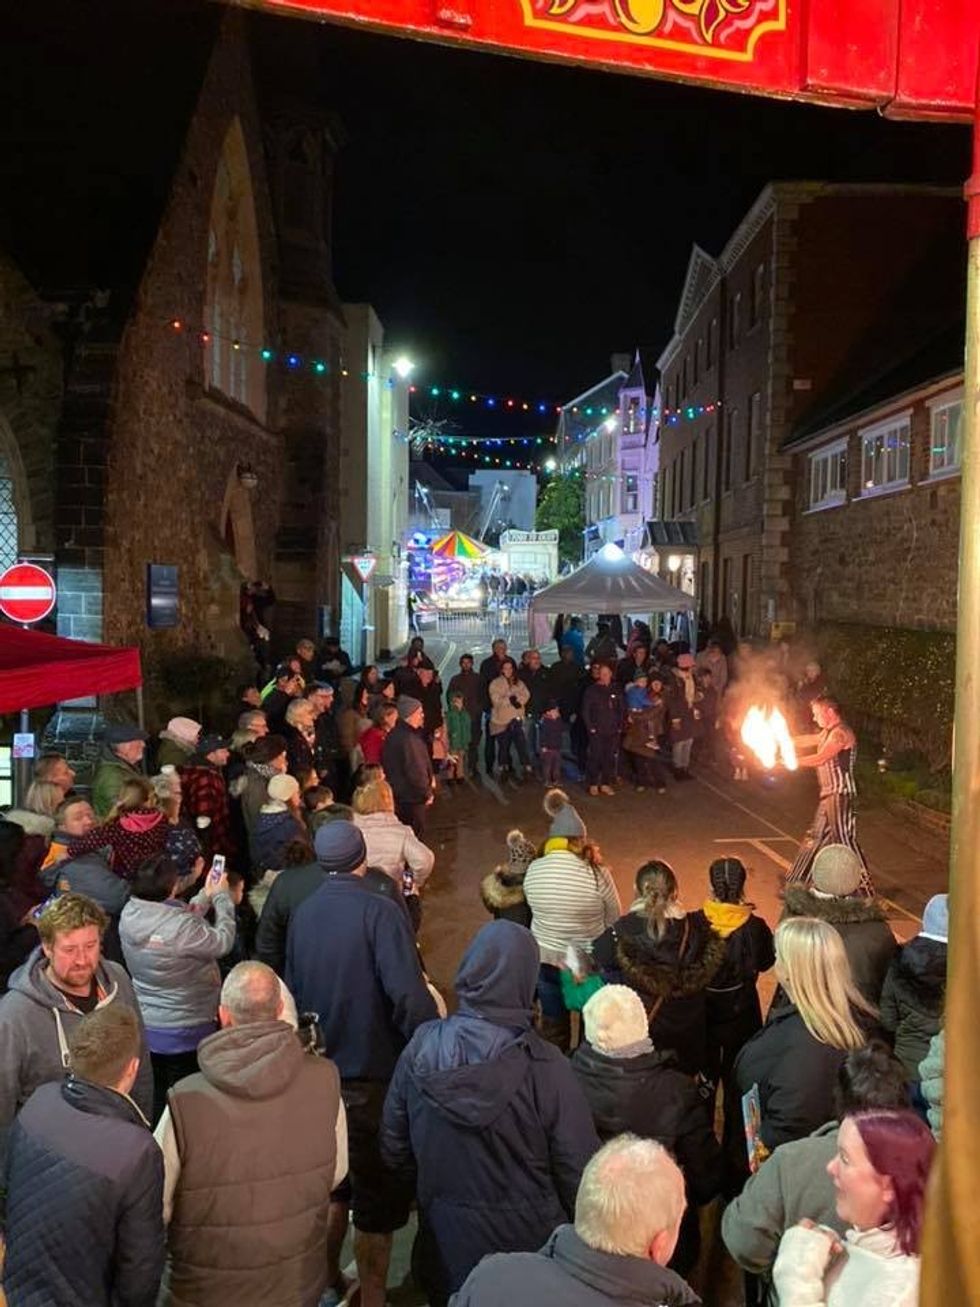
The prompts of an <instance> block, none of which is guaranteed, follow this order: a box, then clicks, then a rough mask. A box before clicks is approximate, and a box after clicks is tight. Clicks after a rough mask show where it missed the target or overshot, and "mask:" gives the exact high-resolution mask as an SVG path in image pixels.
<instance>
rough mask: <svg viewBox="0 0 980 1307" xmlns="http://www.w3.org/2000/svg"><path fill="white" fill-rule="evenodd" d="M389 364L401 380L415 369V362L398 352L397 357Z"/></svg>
mask: <svg viewBox="0 0 980 1307" xmlns="http://www.w3.org/2000/svg"><path fill="white" fill-rule="evenodd" d="M391 366H392V367H393V368H394V370H395V371H396V372H397V373H398V375H399V376H400V377H401V379H402V381H404V380H405V379H406V378H407V377H408V375H409V373H411V372H414V370H415V364H414V363H413V362H412V360H411V359H410V358H408V357H407V356H406V355H404V354H399V356H398V358H396V359H395V361H394V363H392V365H391Z"/></svg>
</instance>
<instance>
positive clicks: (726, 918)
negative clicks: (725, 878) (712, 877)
mask: <svg viewBox="0 0 980 1307" xmlns="http://www.w3.org/2000/svg"><path fill="white" fill-rule="evenodd" d="M704 915H705V916H706V917H707V918H708V921H709V922H710V923H711V929H712V930H713V931H715V933H716V934H718V935H720V936H721V937H722V939H727V938H728V936H729V935H730V934H731V933H732V931H733V930H738V928H739V926H744V925H745V923H746V922H747V921H748V919H749V917H751V915H752V909H751V907H750V906H749V905H748V903H719V902H718V900H717V899H705V901H704Z"/></svg>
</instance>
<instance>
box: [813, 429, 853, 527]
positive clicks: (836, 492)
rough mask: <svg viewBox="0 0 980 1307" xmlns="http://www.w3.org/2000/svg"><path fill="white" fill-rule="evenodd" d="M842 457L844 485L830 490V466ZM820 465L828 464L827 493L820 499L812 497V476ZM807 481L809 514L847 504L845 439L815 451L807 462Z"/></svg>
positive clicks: (843, 437) (844, 437)
mask: <svg viewBox="0 0 980 1307" xmlns="http://www.w3.org/2000/svg"><path fill="white" fill-rule="evenodd" d="M841 454H843V455H844V484H843V485H842V486H838V487H835V488H834V489H833V490H831V488H830V465H831V463H832V461H833V460H834V459H836V458H837V457H838V456H839V455H841ZM821 463H827V464H828V473H827V493H826V494H825V495H823V496H822V497H820V498H816V497H815V496H814V476H815V475H816V472H817V467H818V466H819V464H821ZM807 467H808V480H807V511H808V512H810V513H816V512H820V511H821V510H822V509H825V508H838V507H839V506H840V505H841V504H846V503H847V437H846V436H842V437H841V439H840V440H835V441H834V442H833V444H830V445H822V446H821V447H820V449H815V450H814V451H813V453H812V454H811V455H810V457H809V460H808V464H807Z"/></svg>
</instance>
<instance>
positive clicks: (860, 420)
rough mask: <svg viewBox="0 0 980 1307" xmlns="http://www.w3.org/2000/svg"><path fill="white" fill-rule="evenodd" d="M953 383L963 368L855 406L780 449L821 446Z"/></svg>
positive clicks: (795, 450)
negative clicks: (839, 417)
mask: <svg viewBox="0 0 980 1307" xmlns="http://www.w3.org/2000/svg"><path fill="white" fill-rule="evenodd" d="M957 382H959V383H960V384H961V385H962V383H963V369H962V368H951V369H950V370H949V371H948V372H942V373H940V374H939V375H938V376H936V377H933V378H931V379H930V380H929V381H922V382H920V383H919V385H917V386H913V387H912V388H911V389H910V390H901V391H899V392H898V393H897V394H895V395H890V396H889V397H888V399H883V400H880V401H879V402H878V403H877V404H869V405H868V406H867V408H862V409H856V410H855V412H853V413H851V414H849V415H848V416H847V417H844V418H841V419H840V420H839V421H838V422H833V423H831V425H830V426H826V427H821V428H820V430H819V431H814V432H812V433H811V434H810V435H808V436H800V437H799V438H798V439H796V440H788V441H786V443H785V444H784V445H783V446H782V448H783V449H784V450H785V451H787V452H789V453H793V454H799V453H805V452H806V451H807V450H808V449H811V448H814V447H815V446H817V445H822V444H823V443H824V442H825V441H827V440H833V439H834V438H835V437H836V436H842V435H845V434H846V433H847V432H848V431H850V430H851V428H852V427H856V426H863V425H864V424H865V423H866V422H868V421H869V420H873V419H874V418H876V417H887V416H888V413H889V412H890V411H891V410H892V409H894V408H903V407H905V406H907V405H908V404H910V403H912V404H914V403H916V402H917V401H918V400H920V399H927V398H928V397H929V396H930V395H932V394H933V393H936V394H939V393H940V392H942V391H944V390H949V389H951V387H952V386H953V385H955V384H956V383H957Z"/></svg>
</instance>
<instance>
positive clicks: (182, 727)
mask: <svg viewBox="0 0 980 1307" xmlns="http://www.w3.org/2000/svg"><path fill="white" fill-rule="evenodd" d="M163 733H164V732H161V734H163ZM165 734H166V735H168V736H169V737H170V739H171V740H176V741H177V743H178V744H183V745H184V746H185V748H188V749H193V748H194V747H195V746H196V745H197V737H198V736H199V735H200V734H201V723H200V722H196V721H194V719H193V717H171V719H170V721H169V722H167V729H166V732H165Z"/></svg>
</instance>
